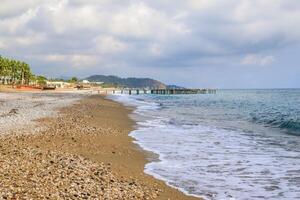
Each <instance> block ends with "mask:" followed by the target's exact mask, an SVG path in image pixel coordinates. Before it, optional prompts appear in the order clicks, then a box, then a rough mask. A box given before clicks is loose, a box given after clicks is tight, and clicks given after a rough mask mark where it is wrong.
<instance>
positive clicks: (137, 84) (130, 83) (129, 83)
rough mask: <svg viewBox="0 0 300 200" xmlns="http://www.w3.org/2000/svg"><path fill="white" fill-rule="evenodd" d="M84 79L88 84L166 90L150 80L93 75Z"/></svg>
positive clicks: (160, 84)
mask: <svg viewBox="0 0 300 200" xmlns="http://www.w3.org/2000/svg"><path fill="white" fill-rule="evenodd" d="M85 79H86V80H88V81H90V82H103V83H106V84H114V85H118V86H123V87H129V88H159V89H165V88H167V86H166V85H165V84H164V83H162V82H160V81H157V80H154V79H150V78H120V77H118V76H104V75H93V76H90V77H87V78H85Z"/></svg>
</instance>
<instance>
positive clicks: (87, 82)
mask: <svg viewBox="0 0 300 200" xmlns="http://www.w3.org/2000/svg"><path fill="white" fill-rule="evenodd" d="M82 83H83V84H89V83H90V81H88V80H83V81H82Z"/></svg>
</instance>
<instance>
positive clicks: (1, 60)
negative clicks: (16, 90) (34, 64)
mask: <svg viewBox="0 0 300 200" xmlns="http://www.w3.org/2000/svg"><path fill="white" fill-rule="evenodd" d="M33 77H34V76H33V74H32V73H31V70H30V66H29V65H28V64H27V63H25V62H22V61H19V60H14V59H9V58H5V57H2V56H0V84H28V83H29V81H30V80H31V79H32V78H33Z"/></svg>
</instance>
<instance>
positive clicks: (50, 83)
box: [47, 81, 71, 88]
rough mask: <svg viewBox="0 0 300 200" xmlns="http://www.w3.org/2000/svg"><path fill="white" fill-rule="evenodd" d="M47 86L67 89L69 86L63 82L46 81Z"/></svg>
mask: <svg viewBox="0 0 300 200" xmlns="http://www.w3.org/2000/svg"><path fill="white" fill-rule="evenodd" d="M47 85H48V86H55V87H56V88H67V87H70V86H71V84H70V83H68V82H63V81H47Z"/></svg>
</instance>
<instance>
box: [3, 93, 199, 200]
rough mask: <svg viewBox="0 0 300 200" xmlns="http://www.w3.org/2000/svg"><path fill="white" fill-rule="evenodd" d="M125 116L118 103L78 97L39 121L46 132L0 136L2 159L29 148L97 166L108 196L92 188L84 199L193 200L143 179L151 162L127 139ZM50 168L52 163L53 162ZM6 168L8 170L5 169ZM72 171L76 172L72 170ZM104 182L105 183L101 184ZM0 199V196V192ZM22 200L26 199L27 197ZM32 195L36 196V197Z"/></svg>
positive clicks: (126, 109)
mask: <svg viewBox="0 0 300 200" xmlns="http://www.w3.org/2000/svg"><path fill="white" fill-rule="evenodd" d="M130 112H132V108H129V107H125V106H123V105H122V104H121V103H117V102H115V101H113V100H109V99H105V97H103V96H100V95H92V96H89V97H84V98H83V99H82V100H80V101H79V102H76V103H75V104H74V105H72V106H68V107H64V108H62V109H60V113H59V116H58V117H54V118H45V119H40V120H39V123H41V124H40V125H43V126H47V127H48V128H47V130H46V131H42V132H41V133H37V134H29V135H26V134H25V135H18V136H2V137H1V139H0V144H1V147H3V146H5V147H6V148H5V149H6V150H8V153H7V152H6V153H5V155H7V154H8V155H9V154H11V153H12V154H15V152H16V151H19V150H22V149H28V148H30V149H31V150H32V151H33V152H35V151H38V152H39V153H38V155H40V154H42V155H46V156H45V157H47V155H49V154H51V155H52V154H57V155H59V156H58V157H61V158H65V159H67V158H68V157H72V160H75V161H77V160H79V161H80V162H79V161H78V162H79V163H81V164H82V161H81V160H82V159H83V160H87V162H89V164H87V166H89V165H93V166H94V165H96V166H99V168H100V169H103V170H104V171H105V172H106V173H108V174H109V176H110V179H111V180H109V181H113V182H112V183H110V182H109V181H108V182H109V184H108V185H107V186H106V187H107V188H106V187H104V189H108V191H106V192H105V193H104V194H103V193H101V191H100V193H99V191H97V188H94V187H93V188H94V191H90V190H89V193H88V194H90V195H92V194H94V195H95V194H102V197H104V196H103V195H108V194H109V195H110V196H109V197H108V199H118V198H122V199H183V200H184V199H187V200H188V199H191V200H192V199H199V198H195V197H192V196H187V195H186V194H184V193H182V192H181V191H179V190H177V189H174V188H172V187H170V186H168V185H167V184H166V183H165V182H163V181H161V180H158V179H155V178H154V177H152V176H151V175H147V174H145V173H144V166H145V164H146V163H147V162H149V158H151V157H152V158H153V154H152V153H151V152H146V151H144V150H143V149H142V148H141V147H140V146H138V144H135V143H134V142H133V141H134V139H133V138H132V137H131V136H129V133H130V131H132V130H133V125H134V121H133V120H132V119H130V117H129V116H128V115H129V114H130ZM9 150H11V152H10V151H9ZM2 152H3V150H2V149H1V151H0V155H1V153H2ZM49 152H50V153H49ZM19 154H20V152H19ZM19 154H17V155H19ZM22 155H23V154H22ZM21 157H22V156H21ZM73 157H74V158H73ZM17 158H18V157H17ZM17 158H16V159H17ZM27 159H28V161H30V159H33V160H31V161H33V162H35V160H36V155H34V156H33V157H32V158H31V157H29V158H27ZM51 159H53V158H51ZM17 160H18V159H17ZM46 160H47V159H46ZM23 162H26V161H24V160H22V159H20V163H19V166H22V165H23V164H24V165H25V164H28V163H23ZM49 162H50V161H49ZM53 162H55V163H56V161H53ZM42 163H43V162H42ZM81 164H80V165H79V166H81ZM65 165H66V167H70V166H68V165H69V164H65ZM76 166H77V165H76ZM83 166H85V164H83ZM6 167H8V168H9V166H6ZM94 167H95V166H94ZM94 167H92V168H94ZM75 168H76V167H75ZM96 168H97V167H96ZM76 169H77V168H76ZM80 169H81V168H80ZM9 170H11V169H8V171H9ZM35 170H37V171H38V172H36V173H35V174H33V176H35V175H36V174H39V173H43V170H42V169H35ZM55 170H56V169H54V171H55ZM63 170H64V169H63ZM74 171H76V170H75V169H74ZM86 173H87V174H88V173H89V170H87V172H86ZM75 174H76V173H75ZM49 177H50V178H51V177H52V176H51V175H49ZM79 177H80V176H79ZM9 178H10V179H14V178H15V180H14V183H18V181H19V179H18V177H17V176H16V177H14V176H13V175H11V176H10V177H9ZM35 178H36V179H37V180H36V181H35V184H37V185H38V184H39V183H38V180H39V177H35ZM56 179H58V182H60V181H65V180H66V179H68V176H67V177H64V179H63V180H60V177H56ZM104 179H105V178H104ZM11 181H12V180H8V182H7V183H3V181H0V184H1V185H5V184H6V185H7V184H8V185H9V184H10V183H11V184H12V182H11ZM100 182H101V181H100ZM104 182H105V183H106V182H107V180H105V181H104ZM70 183H72V181H71V182H70ZM70 183H69V184H70ZM95 183H97V181H96V182H95ZM95 183H93V184H95ZM44 184H46V185H47V187H50V188H51V187H53V185H51V184H50V185H49V183H44ZM93 184H92V185H93ZM67 186H68V187H67V188H72V187H73V186H72V185H68V184H67ZM79 186H82V187H83V188H85V187H88V185H87V186H86V185H84V183H81V182H80V183H79ZM59 187H60V186H59ZM74 187H75V186H74ZM18 189H19V190H22V186H19V187H18ZM52 189H53V188H52ZM52 189H50V191H51V190H52ZM59 189H60V188H58V189H57V190H59ZM77 190H78V188H77ZM77 190H75V191H77ZM50 191H49V192H50ZM78 191H80V189H79V190H78ZM84 191H86V190H84ZM10 192H11V193H13V192H15V190H14V189H12V190H11V191H10ZM23 192H24V191H23ZM44 193H47V191H44ZM81 193H82V191H81ZM84 194H85V193H84ZM0 195H3V191H1V189H0ZM26 195H29V196H30V194H28V193H27V194H26ZM36 195H37V196H39V195H38V194H36ZM43 195H46V194H43ZM48 195H49V194H48ZM58 195H59V193H58ZM60 195H68V193H67V192H65V193H62V194H60ZM74 195H78V194H74ZM82 195H83V194H82ZM33 196H34V195H33ZM60 197H61V196H60ZM100 197H101V196H100ZM100 199H101V198H100Z"/></svg>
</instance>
